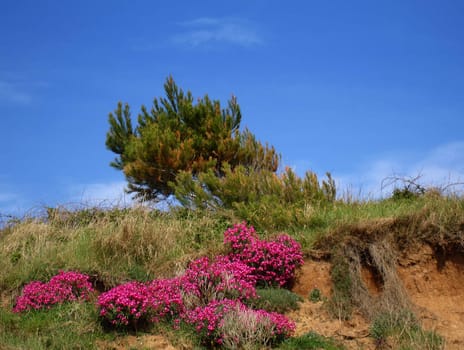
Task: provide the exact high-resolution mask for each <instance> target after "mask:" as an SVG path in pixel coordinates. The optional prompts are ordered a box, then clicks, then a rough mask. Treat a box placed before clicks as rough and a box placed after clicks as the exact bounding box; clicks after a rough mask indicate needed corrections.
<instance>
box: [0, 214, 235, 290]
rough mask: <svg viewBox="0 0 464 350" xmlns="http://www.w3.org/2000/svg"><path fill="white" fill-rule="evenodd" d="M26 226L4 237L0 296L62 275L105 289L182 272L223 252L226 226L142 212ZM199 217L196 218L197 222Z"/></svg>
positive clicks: (58, 218) (184, 216)
mask: <svg viewBox="0 0 464 350" xmlns="http://www.w3.org/2000/svg"><path fill="white" fill-rule="evenodd" d="M66 215H67V218H63V217H64V215H60V216H57V215H56V214H55V215H54V216H53V217H51V218H48V221H47V222H45V221H44V220H28V221H24V222H21V223H19V224H16V225H14V226H13V227H10V228H8V229H7V230H4V231H2V235H1V236H0V240H1V245H0V260H1V261H2V269H1V270H0V290H17V289H18V288H19V287H21V285H23V284H24V283H26V282H29V281H31V280H44V279H47V278H49V277H50V276H51V275H53V274H54V273H56V272H57V271H58V270H59V269H66V270H79V271H82V272H86V273H89V274H91V275H93V276H95V278H96V279H99V280H101V281H102V282H103V283H104V284H105V285H106V286H107V287H109V286H112V285H114V284H116V283H120V282H122V281H124V280H129V279H139V280H143V279H149V278H154V277H155V276H168V275H173V274H176V273H177V272H180V271H181V270H182V269H183V268H184V267H185V265H186V264H187V262H188V261H189V260H191V259H193V258H195V257H197V256H200V255H212V254H215V253H217V252H219V251H220V249H222V234H223V231H224V229H225V228H226V227H227V226H228V222H226V221H223V220H220V219H218V218H214V217H212V216H211V215H201V214H199V213H198V214H192V213H187V214H182V215H181V214H178V213H176V214H167V213H159V212H151V211H147V210H143V209H133V210H124V211H120V210H118V211H109V212H98V215H97V213H95V215H87V214H86V215H85V216H84V217H81V218H80V220H81V221H79V218H76V216H77V215H81V214H76V215H75V216H71V215H70V214H69V213H66ZM194 215H195V216H194Z"/></svg>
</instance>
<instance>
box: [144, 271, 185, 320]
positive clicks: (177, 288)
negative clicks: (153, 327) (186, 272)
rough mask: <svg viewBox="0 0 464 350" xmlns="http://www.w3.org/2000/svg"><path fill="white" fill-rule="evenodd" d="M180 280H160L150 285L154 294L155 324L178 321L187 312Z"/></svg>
mask: <svg viewBox="0 0 464 350" xmlns="http://www.w3.org/2000/svg"><path fill="white" fill-rule="evenodd" d="M181 284H182V280H181V279H180V278H170V279H159V280H154V281H152V282H151V283H150V284H149V288H150V293H151V294H152V297H153V299H152V302H153V305H152V308H153V318H152V321H153V322H159V321H161V320H162V319H165V320H176V319H178V317H179V315H181V314H183V312H184V311H185V308H184V302H183V298H182V292H181Z"/></svg>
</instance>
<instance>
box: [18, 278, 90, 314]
mask: <svg viewBox="0 0 464 350" xmlns="http://www.w3.org/2000/svg"><path fill="white" fill-rule="evenodd" d="M93 291H94V290H93V287H92V284H91V283H90V282H89V276H87V275H84V274H82V273H79V272H74V271H68V272H64V271H60V272H59V273H58V275H56V276H54V277H52V278H51V279H50V281H49V282H46V283H44V282H40V281H33V282H30V283H28V284H27V285H26V286H24V289H23V291H22V294H21V295H20V296H19V297H18V299H17V300H16V305H15V306H14V308H13V311H14V312H24V311H27V310H32V309H35V310H38V309H42V308H50V307H52V306H53V305H55V304H61V303H64V302H67V301H75V300H88V299H89V297H90V294H91V293H92V292H93Z"/></svg>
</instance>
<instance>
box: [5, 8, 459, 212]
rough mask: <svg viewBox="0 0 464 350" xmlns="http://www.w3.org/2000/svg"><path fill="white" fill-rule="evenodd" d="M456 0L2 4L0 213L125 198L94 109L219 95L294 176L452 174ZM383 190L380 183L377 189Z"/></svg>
mask: <svg viewBox="0 0 464 350" xmlns="http://www.w3.org/2000/svg"><path fill="white" fill-rule="evenodd" d="M462 18H464V2H462V1H447V0H441V1H438V0H437V1H428V0H417V1H412V0H390V1H386V0H385V1H380V0H379V1H357V0H351V1H346V0H338V1H335V0H334V1H311V0H308V1H303V0H302V1H287V2H283V1H273V0H257V1H242V0H236V1H233V2H230V1H229V2H221V1H196V2H193V1H176V2H158V1H143V0H137V1H129V0H126V1H122V0H121V1H118V0H112V1H109V0H108V1H103V0H100V1H86V0H80V1H65V0H59V1H58V0H57V1H35V0H33V1H32V0H31V1H24V0H15V1H13V0H10V1H3V2H2V4H1V6H0V33H1V35H0V107H1V111H2V112H1V117H0V121H1V124H0V125H1V126H0V147H1V150H2V151H1V152H0V214H15V215H22V213H26V212H28V211H31V210H34V209H35V208H43V207H44V206H55V205H64V204H75V203H91V202H94V203H95V202H96V203H102V202H103V201H105V200H106V201H107V202H108V201H109V202H115V201H124V200H126V201H127V200H128V198H127V197H126V198H124V197H123V196H122V193H123V192H122V189H123V188H124V185H125V182H124V177H123V175H122V174H121V173H120V172H118V171H116V170H114V169H113V168H111V167H110V166H109V162H110V161H111V159H112V158H113V154H112V153H111V152H109V151H107V150H106V148H105V135H106V132H107V130H108V113H109V112H111V111H113V110H114V109H115V107H116V104H117V102H118V101H124V102H128V103H129V104H130V105H131V107H132V113H133V116H136V115H137V113H138V111H139V110H140V106H141V105H142V104H145V105H147V106H149V105H151V102H152V100H153V98H154V97H155V96H156V97H157V96H160V95H163V83H164V81H165V79H166V77H167V76H168V75H170V74H172V75H173V77H174V79H175V80H176V82H177V83H178V85H180V86H181V87H182V88H184V89H186V90H191V91H192V93H193V95H194V96H197V97H200V96H203V95H204V94H208V95H209V96H210V97H212V98H214V99H220V100H221V101H222V102H223V103H226V101H227V100H228V99H229V98H230V96H231V95H232V94H234V95H236V96H237V97H238V101H239V103H240V105H241V108H242V114H243V119H242V126H243V127H248V128H249V129H250V130H251V131H252V132H253V133H255V134H256V135H257V137H258V138H259V139H260V140H261V141H263V142H269V143H270V144H272V145H274V146H275V147H276V149H277V150H278V151H279V152H280V153H281V154H282V159H283V165H288V166H290V167H293V168H294V169H296V171H297V172H298V173H300V174H303V173H304V172H305V171H306V170H313V171H315V172H316V173H318V174H321V175H323V174H324V173H325V172H326V171H330V172H331V173H332V174H333V176H334V177H335V178H336V179H337V181H338V182H339V187H340V189H341V190H342V191H343V189H346V188H349V189H350V191H352V192H354V193H355V194H358V193H362V195H364V196H369V195H375V196H378V195H379V194H380V195H382V193H381V192H380V186H381V181H382V179H383V178H385V177H387V176H391V175H393V174H397V175H405V176H415V175H417V174H418V173H421V174H422V175H423V178H422V181H423V182H424V183H426V184H443V183H446V182H448V181H462V180H463V179H464V136H463V129H464V128H463V126H464V115H463V114H464V113H463V112H464V21H463V20H462ZM384 194H385V193H384Z"/></svg>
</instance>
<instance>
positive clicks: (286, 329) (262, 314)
mask: <svg viewBox="0 0 464 350" xmlns="http://www.w3.org/2000/svg"><path fill="white" fill-rule="evenodd" d="M184 320H185V321H186V322H187V323H189V324H191V325H192V326H194V327H195V330H196V331H197V334H198V335H199V336H200V338H201V339H202V341H203V343H204V344H209V345H224V346H225V347H226V348H229V349H237V348H243V347H244V346H245V344H256V343H259V344H263V345H266V344H268V343H276V342H279V341H281V340H283V339H285V338H287V337H289V336H290V335H291V334H292V333H293V331H294V329H295V324H294V323H293V322H292V321H289V320H288V319H287V318H286V317H285V316H284V315H281V314H278V313H275V312H267V311H264V310H253V309H249V308H247V307H246V306H245V305H244V304H242V303H241V302H240V301H238V300H229V299H224V300H220V301H218V300H214V301H212V302H210V303H209V304H208V305H205V306H198V307H196V308H194V309H192V310H189V311H187V312H186V314H185V316H184Z"/></svg>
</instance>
